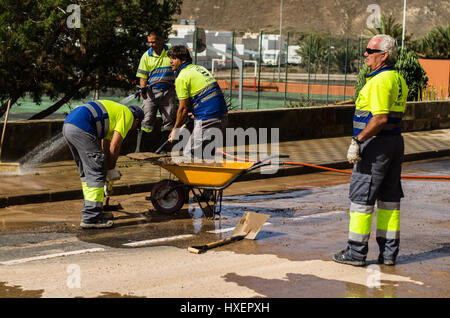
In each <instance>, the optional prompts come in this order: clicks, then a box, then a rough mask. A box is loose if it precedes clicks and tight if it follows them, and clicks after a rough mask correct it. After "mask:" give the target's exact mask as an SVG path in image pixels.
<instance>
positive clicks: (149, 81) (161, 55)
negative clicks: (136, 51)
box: [136, 29, 177, 141]
mask: <svg viewBox="0 0 450 318" xmlns="http://www.w3.org/2000/svg"><path fill="white" fill-rule="evenodd" d="M147 41H148V44H149V46H150V48H149V49H148V50H147V51H146V52H145V53H144V54H143V55H142V57H141V59H140V62H139V66H138V70H137V73H136V77H137V78H139V85H140V87H141V89H142V90H141V96H142V98H143V100H144V102H143V106H142V109H143V110H144V114H145V117H144V120H143V121H142V128H141V129H142V131H144V132H146V133H150V132H152V131H153V130H154V129H155V124H156V115H157V112H158V110H159V112H160V114H161V119H162V125H161V132H162V134H161V141H166V140H167V137H168V135H169V133H170V131H171V130H172V128H173V125H174V124H175V119H176V116H177V98H176V94H175V89H174V85H175V74H174V72H173V71H172V68H171V66H170V59H169V57H168V56H167V51H168V49H169V48H168V46H167V45H166V44H164V39H163V35H162V33H161V32H160V31H159V30H157V29H152V30H150V31H149V32H148V36H147Z"/></svg>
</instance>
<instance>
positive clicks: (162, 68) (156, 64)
mask: <svg viewBox="0 0 450 318" xmlns="http://www.w3.org/2000/svg"><path fill="white" fill-rule="evenodd" d="M168 49H169V48H168V46H166V45H164V48H163V50H162V52H161V55H157V54H156V53H155V52H154V51H153V50H152V49H151V48H150V49H149V50H148V51H147V52H145V53H144V54H143V55H142V57H141V60H140V62H139V67H138V70H137V73H136V77H140V78H146V79H147V83H148V85H152V84H153V83H156V82H158V81H167V82H170V83H175V74H174V72H173V71H172V68H171V66H170V58H169V57H168V56H167V51H168ZM152 87H153V88H158V89H167V88H169V87H170V85H168V84H165V83H157V84H154V85H152Z"/></svg>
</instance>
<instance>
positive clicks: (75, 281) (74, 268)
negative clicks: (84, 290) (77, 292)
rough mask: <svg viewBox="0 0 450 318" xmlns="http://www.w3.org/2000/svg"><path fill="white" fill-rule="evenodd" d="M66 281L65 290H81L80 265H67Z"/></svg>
mask: <svg viewBox="0 0 450 318" xmlns="http://www.w3.org/2000/svg"><path fill="white" fill-rule="evenodd" d="M66 272H67V274H69V276H67V280H66V286H67V288H70V289H72V288H81V268H80V265H77V264H69V265H68V266H67V268H66Z"/></svg>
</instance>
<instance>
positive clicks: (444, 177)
mask: <svg viewBox="0 0 450 318" xmlns="http://www.w3.org/2000/svg"><path fill="white" fill-rule="evenodd" d="M220 152H222V154H223V155H224V156H227V157H231V158H233V159H236V160H240V161H246V162H256V161H254V160H249V159H242V158H238V157H236V156H233V155H230V154H228V153H226V152H223V151H220ZM280 164H282V165H288V166H306V167H312V168H317V169H322V170H329V171H334V172H339V173H345V174H352V172H351V171H346V170H340V169H334V168H328V167H323V166H317V165H312V164H309V163H303V162H289V161H285V162H280ZM401 177H402V179H425V180H432V179H438V180H450V177H449V176H414V175H401Z"/></svg>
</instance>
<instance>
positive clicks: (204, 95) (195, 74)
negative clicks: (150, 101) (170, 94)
mask: <svg viewBox="0 0 450 318" xmlns="http://www.w3.org/2000/svg"><path fill="white" fill-rule="evenodd" d="M176 76H177V77H176V80H175V91H176V93H177V96H178V99H180V100H181V99H189V100H190V101H191V103H192V107H193V110H192V113H193V115H194V116H195V119H197V120H206V119H210V118H217V117H220V116H222V115H224V114H226V113H227V112H228V107H227V104H226V102H225V98H224V96H223V93H222V90H221V89H220V86H219V85H218V84H217V81H216V80H215V79H214V77H213V76H212V75H211V73H210V72H209V71H208V70H207V69H206V68H204V67H203V66H200V65H194V64H191V63H185V64H183V65H182V66H181V67H180V69H179V70H178V71H177V73H176Z"/></svg>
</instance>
